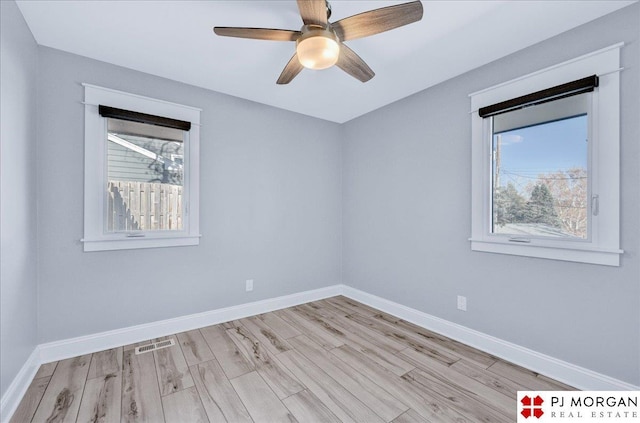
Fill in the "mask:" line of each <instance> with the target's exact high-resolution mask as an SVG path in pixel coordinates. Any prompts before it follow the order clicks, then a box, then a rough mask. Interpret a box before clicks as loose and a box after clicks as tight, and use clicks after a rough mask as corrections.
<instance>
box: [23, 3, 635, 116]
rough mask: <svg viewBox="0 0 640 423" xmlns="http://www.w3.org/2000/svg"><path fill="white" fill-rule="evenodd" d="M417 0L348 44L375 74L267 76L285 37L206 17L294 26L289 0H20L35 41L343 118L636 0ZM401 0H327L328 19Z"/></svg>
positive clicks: (285, 57)
mask: <svg viewBox="0 0 640 423" xmlns="http://www.w3.org/2000/svg"><path fill="white" fill-rule="evenodd" d="M635 1H637V0H631V1H615V0H607V1H597V0H588V1H477V0H476V1H432V0H425V1H423V2H422V3H423V6H424V17H423V19H422V20H421V21H420V22H417V23H414V24H411V25H408V26H405V27H402V28H399V29H395V30H392V31H389V32H385V33H382V34H378V35H375V36H372V37H368V38H364V39H359V40H354V41H349V42H347V44H348V45H349V46H350V47H351V48H352V49H353V50H354V51H355V52H356V53H358V54H359V55H360V56H361V57H362V58H363V59H364V60H365V61H366V62H367V63H368V64H369V66H370V67H371V68H372V69H373V70H374V71H375V72H376V76H375V77H374V78H373V79H372V80H371V81H369V82H367V83H364V84H363V83H361V82H359V81H357V80H356V79H354V78H352V77H351V76H349V75H347V74H346V73H344V72H342V71H341V70H339V69H338V68H336V67H333V68H330V69H327V70H322V71H311V70H308V69H305V70H303V71H302V73H301V74H300V75H298V76H297V77H296V78H295V79H294V80H293V82H291V83H290V84H289V85H276V83H275V82H276V80H277V78H278V76H279V75H280V72H281V71H282V69H283V68H284V66H285V64H286V63H287V62H288V61H289V59H290V58H291V56H292V55H293V53H294V50H295V44H294V43H292V42H274V41H260V40H247V39H236V38H228V37H218V36H216V35H215V34H214V33H213V31H212V27H213V26H244V27H264V28H281V29H294V30H298V29H300V27H301V26H302V21H301V19H300V16H299V14H298V8H297V5H296V2H295V1H293V0H287V1H262V0H261V1H238V0H236V1H95V0H84V1H68V0H65V1H53V0H46V1H34V0H29V1H18V2H17V3H18V6H19V8H20V10H21V11H22V14H23V15H24V17H25V19H26V21H27V24H28V25H29V28H30V29H31V32H32V33H33V35H34V37H35V39H36V41H37V42H38V44H40V45H43V46H48V47H53V48H56V49H60V50H64V51H68V52H71V53H75V54H79V55H82V56H86V57H90V58H93V59H97V60H101V61H104V62H109V63H113V64H116V65H120V66H124V67H127V68H131V69H135V70H138V71H142V72H146V73H150V74H153V75H158V76H162V77H165V78H169V79H173V80H176V81H181V82H185V83H188V84H192V85H196V86H200V87H203V88H208V89H211V90H214V91H218V92H222V93H226V94H230V95H233V96H237V97H241V98H245V99H249V100H253V101H257V102H259V103H264V104H268V105H271V106H276V107H280V108H283V109H287V110H292V111H295V112H299V113H303V114H306V115H309V116H314V117H318V118H321V119H326V120H330V121H334V122H339V123H342V122H346V121H348V120H350V119H353V118H355V117H358V116H360V115H363V114H365V113H367V112H370V111H372V110H375V109H377V108H379V107H382V106H385V105H387V104H389V103H391V102H394V101H396V100H399V99H401V98H404V97H406V96H409V95H411V94H413V93H416V92H418V91H421V90H424V89H425V88H428V87H430V86H433V85H435V84H437V83H439V82H442V81H444V80H447V79H449V78H452V77H454V76H456V75H460V74H462V73H464V72H467V71H469V70H471V69H474V68H477V67H479V66H482V65H484V64H486V63H489V62H491V61H494V60H496V59H498V58H500V57H503V56H506V55H508V54H510V53H513V52H515V51H517V50H520V49H523V48H525V47H527V46H530V45H532V44H535V43H537V42H539V41H542V40H544V39H547V38H550V37H552V36H554V35H557V34H559V33H561V32H564V31H567V30H569V29H571V28H574V27H576V26H578V25H581V24H584V23H586V22H589V21H591V20H593V19H596V18H598V17H600V16H603V15H606V14H608V13H611V12H613V11H615V10H617V9H620V8H622V7H624V6H627V5H629V4H631V3H634V2H635ZM398 3H403V1H382V0H378V1H361V0H358V1H347V0H332V1H331V5H332V9H333V15H332V17H331V21H332V22H334V21H336V20H339V19H342V18H344V17H347V16H351V15H353V14H357V13H361V12H364V11H367V10H371V9H375V8H378V7H384V6H389V5H393V4H398Z"/></svg>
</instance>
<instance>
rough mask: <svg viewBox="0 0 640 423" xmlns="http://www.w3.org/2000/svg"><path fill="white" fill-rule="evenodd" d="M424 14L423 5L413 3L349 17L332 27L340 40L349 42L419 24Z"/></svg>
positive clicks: (418, 2) (333, 24) (416, 2)
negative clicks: (414, 23) (415, 23)
mask: <svg viewBox="0 0 640 423" xmlns="http://www.w3.org/2000/svg"><path fill="white" fill-rule="evenodd" d="M422 13H423V9H422V3H421V2H420V1H412V2H410V3H404V4H398V5H395V6H389V7H383V8H380V9H375V10H370V11H368V12H364V13H360V14H358V15H353V16H349V17H348V18H344V19H340V20H339V21H337V22H334V23H332V24H331V27H332V28H333V30H334V31H335V32H336V34H337V35H338V38H340V40H342V41H348V40H354V39H356V38H362V37H368V36H369V35H374V34H379V33H381V32H385V31H389V30H390V29H394V28H398V27H401V26H404V25H407V24H410V23H413V22H417V21H419V20H420V19H422Z"/></svg>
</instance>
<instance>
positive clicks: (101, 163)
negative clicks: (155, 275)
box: [82, 84, 200, 251]
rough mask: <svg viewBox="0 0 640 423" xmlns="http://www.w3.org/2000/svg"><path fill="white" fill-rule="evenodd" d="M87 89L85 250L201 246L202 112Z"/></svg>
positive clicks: (133, 96)
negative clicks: (200, 135) (200, 161)
mask: <svg viewBox="0 0 640 423" xmlns="http://www.w3.org/2000/svg"><path fill="white" fill-rule="evenodd" d="M84 87H85V234H84V239H83V240H82V241H83V242H84V250H85V251H99V250H117V249H132V248H152V247H170V246H183V245H198V244H199V229H198V228H199V222H198V216H199V213H198V204H199V201H198V179H199V178H198V175H199V166H198V165H199V160H198V150H199V121H200V110H199V109H195V108H192V107H188V106H182V105H178V104H174V103H168V102H164V101H161V100H155V99H151V98H146V97H140V96H136V95H131V94H127V93H123V92H119V91H114V90H109V89H105V88H100V87H96V86H92V85H88V84H85V85H84Z"/></svg>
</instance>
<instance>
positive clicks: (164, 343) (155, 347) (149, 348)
mask: <svg viewBox="0 0 640 423" xmlns="http://www.w3.org/2000/svg"><path fill="white" fill-rule="evenodd" d="M175 344H176V343H175V341H174V340H173V338H171V339H167V340H166V341H160V342H154V343H153V344H147V345H142V346H140V347H136V354H144V353H148V352H151V351H156V350H161V349H162V348H167V347H172V346H174V345H175Z"/></svg>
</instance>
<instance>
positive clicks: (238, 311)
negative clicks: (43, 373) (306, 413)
mask: <svg viewBox="0 0 640 423" xmlns="http://www.w3.org/2000/svg"><path fill="white" fill-rule="evenodd" d="M336 295H344V296H346V297H349V298H352V299H354V300H356V301H360V302H361V303H364V304H367V305H369V306H371V307H374V308H377V309H378V310H381V311H384V312H385V313H389V314H392V315H394V316H397V317H399V318H401V319H404V320H407V321H409V322H411V323H414V324H416V325H418V326H421V327H423V328H425V329H429V330H432V331H434V332H437V333H439V334H441V335H444V336H447V337H449V338H452V339H455V340H457V341H460V342H463V343H465V344H467V345H469V346H472V347H475V348H478V349H479V350H482V351H485V352H487V353H489V354H492V355H494V356H496V357H500V358H502V359H504V360H507V361H510V362H512V363H515V364H518V365H520V366H523V367H526V368H528V369H531V370H533V371H535V372H537V373H540V374H543V375H545V376H549V377H551V378H553V379H556V380H559V381H561V382H564V383H566V384H568V385H571V386H575V387H576V388H579V389H583V390H594V391H619V390H625V391H638V390H640V387H638V386H635V385H632V384H630V383H627V382H624V381H621V380H618V379H615V378H612V377H610V376H606V375H603V374H600V373H597V372H594V371H592V370H589V369H585V368H583V367H579V366H576V365H574V364H571V363H567V362H565V361H562V360H558V359H556V358H554V357H550V356H548V355H545V354H541V353H539V352H536V351H533V350H530V349H528V348H524V347H521V346H519V345H516V344H513V343H510V342H507V341H504V340H502V339H499V338H495V337H493V336H490V335H487V334H485V333H482V332H478V331H476V330H473V329H469V328H467V327H465V326H461V325H458V324H456V323H452V322H449V321H447V320H444V319H441V318H439V317H435V316H432V315H430V314H427V313H424V312H422V311H419V310H415V309H413V308H410V307H406V306H403V305H402V304H398V303H395V302H393V301H389V300H386V299H384V298H381V297H378V296H375V295H372V294H369V293H366V292H364V291H360V290H358V289H355V288H351V287H349V286H346V285H332V286H328V287H326V288H320V289H315V290H312V291H305V292H300V293H296V294H291V295H285V296H282V297H277V298H270V299H266V300H261V301H255V302H251V303H246V304H240V305H237V306H232V307H226V308H221V309H217V310H212V311H207V312H204V313H196V314H191V315H188V316H183V317H177V318H175V319H167V320H161V321H158V322H152V323H148V324H143V325H137V326H131V327H127V328H122V329H116V330H112V331H107V332H100V333H96V334H93V335H87V336H80V337H77V338H71V339H64V340H61V341H55V342H49V343H46V344H40V345H38V346H36V348H35V349H34V351H33V353H32V354H31V355H30V356H29V358H28V359H27V361H26V362H25V364H24V366H22V369H21V370H20V372H19V373H18V375H17V376H16V377H15V379H14V380H13V382H12V383H11V385H10V386H9V388H8V389H7V391H6V392H5V394H4V395H3V396H2V399H1V400H0V422H3V423H4V422H7V421H8V420H9V418H10V417H11V415H12V414H13V413H14V412H15V410H16V408H17V407H18V405H19V403H20V400H21V399H22V397H23V396H24V394H25V392H26V391H27V388H28V387H29V384H30V383H31V381H32V380H33V377H34V376H35V374H36V372H37V370H38V368H39V366H40V365H41V364H43V363H49V362H51V361H58V360H63V359H66V358H71V357H76V356H79V355H83V354H89V353H93V352H97V351H102V350H106V349H109V348H114V347H118V346H121V345H126V344H132V343H135V342H141V341H145V340H148V339H152V338H158V337H161V336H166V335H171V334H174V333H179V332H184V331H188V330H193V329H197V328H201V327H205V326H210V325H215V324H218V323H222V322H228V321H230V320H235V319H241V318H243V317H248V316H254V315H256V314H261V313H266V312H269V311H273V310H279V309H282V308H286V307H292V306H295V305H298V304H304V303H308V302H310V301H316V300H321V299H323V298H329V297H333V296H336Z"/></svg>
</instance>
